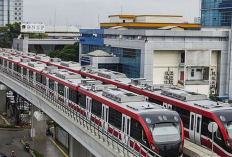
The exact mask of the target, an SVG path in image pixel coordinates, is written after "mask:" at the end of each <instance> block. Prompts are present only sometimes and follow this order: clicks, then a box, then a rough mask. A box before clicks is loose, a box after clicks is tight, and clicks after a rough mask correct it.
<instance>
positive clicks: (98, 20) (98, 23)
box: [97, 14, 100, 28]
mask: <svg viewBox="0 0 232 157" xmlns="http://www.w3.org/2000/svg"><path fill="white" fill-rule="evenodd" d="M97 26H98V28H100V19H99V14H98V15H97Z"/></svg>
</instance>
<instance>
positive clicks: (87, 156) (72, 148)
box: [69, 135, 95, 157]
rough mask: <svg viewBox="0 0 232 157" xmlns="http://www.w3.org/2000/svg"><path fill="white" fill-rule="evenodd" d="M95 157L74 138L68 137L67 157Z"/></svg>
mask: <svg viewBox="0 0 232 157" xmlns="http://www.w3.org/2000/svg"><path fill="white" fill-rule="evenodd" d="M78 156H81V157H95V156H94V155H93V154H91V152H90V151H89V150H87V149H86V148H85V147H84V146H83V145H82V144H81V143H79V142H78V141H77V140H76V139H75V138H73V137H72V136H71V135H69V157H78Z"/></svg>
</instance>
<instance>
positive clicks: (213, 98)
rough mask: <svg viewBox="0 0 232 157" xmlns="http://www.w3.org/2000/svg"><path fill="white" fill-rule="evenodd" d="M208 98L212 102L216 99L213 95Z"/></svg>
mask: <svg viewBox="0 0 232 157" xmlns="http://www.w3.org/2000/svg"><path fill="white" fill-rule="evenodd" d="M209 98H210V99H211V100H212V101H217V98H216V97H215V96H214V95H210V96H209Z"/></svg>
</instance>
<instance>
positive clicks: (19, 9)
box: [0, 0, 23, 26]
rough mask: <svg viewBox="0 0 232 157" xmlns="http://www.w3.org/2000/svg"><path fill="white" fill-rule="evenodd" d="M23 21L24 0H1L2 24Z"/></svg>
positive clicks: (0, 16) (0, 14) (0, 24)
mask: <svg viewBox="0 0 232 157" xmlns="http://www.w3.org/2000/svg"><path fill="white" fill-rule="evenodd" d="M15 22H19V23H21V22H23V0H0V26H5V25H6V24H8V23H15Z"/></svg>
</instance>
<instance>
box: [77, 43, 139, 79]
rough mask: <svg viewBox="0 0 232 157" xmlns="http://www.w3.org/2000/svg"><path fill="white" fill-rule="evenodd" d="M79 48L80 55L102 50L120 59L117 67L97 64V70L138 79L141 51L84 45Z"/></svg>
mask: <svg viewBox="0 0 232 157" xmlns="http://www.w3.org/2000/svg"><path fill="white" fill-rule="evenodd" d="M81 48H82V50H81V53H82V54H87V53H89V52H92V51H95V50H103V51H105V52H108V53H111V54H114V55H116V56H117V57H119V58H120V61H119V62H120V64H118V65H117V66H116V65H115V64H111V65H109V64H99V65H98V66H99V68H106V69H109V70H114V71H118V72H121V73H124V74H126V76H127V77H129V78H139V77H140V63H141V50H138V49H125V48H117V47H109V46H96V45H85V44H83V45H82V47H81Z"/></svg>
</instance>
